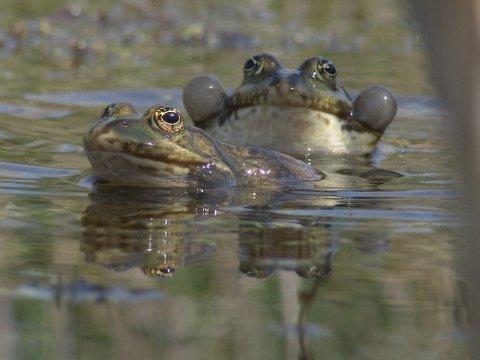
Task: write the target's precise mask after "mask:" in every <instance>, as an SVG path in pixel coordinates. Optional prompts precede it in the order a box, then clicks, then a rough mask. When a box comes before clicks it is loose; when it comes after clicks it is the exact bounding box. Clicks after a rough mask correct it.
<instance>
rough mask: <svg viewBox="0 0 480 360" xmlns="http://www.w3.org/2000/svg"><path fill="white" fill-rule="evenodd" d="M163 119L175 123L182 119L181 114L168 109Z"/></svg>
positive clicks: (168, 122)
mask: <svg viewBox="0 0 480 360" xmlns="http://www.w3.org/2000/svg"><path fill="white" fill-rule="evenodd" d="M162 120H163V121H165V122H166V123H167V124H172V125H173V124H176V123H178V122H179V121H180V116H179V115H178V114H177V113H176V112H174V111H168V112H166V113H165V114H163V115H162Z"/></svg>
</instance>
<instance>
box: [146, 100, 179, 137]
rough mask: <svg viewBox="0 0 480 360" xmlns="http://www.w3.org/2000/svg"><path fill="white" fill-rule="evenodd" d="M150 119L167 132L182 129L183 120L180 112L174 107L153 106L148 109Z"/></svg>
mask: <svg viewBox="0 0 480 360" xmlns="http://www.w3.org/2000/svg"><path fill="white" fill-rule="evenodd" d="M149 113H150V119H151V120H152V121H153V122H154V123H155V124H157V126H158V127H159V128H161V129H162V130H164V131H167V132H177V131H180V130H183V129H184V127H185V121H184V119H183V116H182V114H181V113H180V112H179V111H178V110H177V109H175V108H172V107H169V106H155V107H153V108H152V109H151V110H149Z"/></svg>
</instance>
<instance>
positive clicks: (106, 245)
mask: <svg viewBox="0 0 480 360" xmlns="http://www.w3.org/2000/svg"><path fill="white" fill-rule="evenodd" d="M224 200H225V199H224V198H223V197H222V196H220V197H216V196H215V197H212V198H208V199H205V197H203V196H202V194H195V196H186V195H185V194H184V193H183V191H181V190H180V189H176V190H175V191H171V190H169V191H166V190H165V191H163V190H160V189H158V190H157V189H141V188H139V189H137V188H122V187H112V186H109V185H99V186H97V188H96V189H95V191H94V192H92V193H91V194H90V205H89V206H88V207H87V208H86V209H85V211H84V213H83V216H82V226H83V229H84V230H83V232H82V245H81V250H82V251H83V253H84V254H85V261H86V262H88V263H93V264H97V265H100V266H103V267H105V268H107V269H109V270H113V271H117V272H118V271H126V270H129V269H131V268H137V267H138V268H140V269H141V271H142V272H143V273H144V274H145V275H147V276H150V277H159V278H165V277H172V276H173V275H174V274H175V272H176V271H177V269H178V268H179V267H181V266H184V265H188V264H191V263H194V262H196V261H199V260H201V259H203V258H205V257H208V256H210V255H211V254H212V253H213V252H214V246H213V245H212V244H210V243H209V242H208V241H200V240H198V237H199V234H201V232H198V231H197V229H196V228H195V227H194V226H193V225H191V224H189V221H195V220H197V221H198V220H199V219H201V218H203V217H210V216H213V215H214V214H215V212H216V211H217V207H218V206H220V205H221V204H222V201H224Z"/></svg>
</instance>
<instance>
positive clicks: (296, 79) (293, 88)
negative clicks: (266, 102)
mask: <svg viewBox="0 0 480 360" xmlns="http://www.w3.org/2000/svg"><path fill="white" fill-rule="evenodd" d="M287 81H288V91H289V92H297V91H298V87H299V85H300V76H299V75H298V74H291V75H289V76H288V79H287Z"/></svg>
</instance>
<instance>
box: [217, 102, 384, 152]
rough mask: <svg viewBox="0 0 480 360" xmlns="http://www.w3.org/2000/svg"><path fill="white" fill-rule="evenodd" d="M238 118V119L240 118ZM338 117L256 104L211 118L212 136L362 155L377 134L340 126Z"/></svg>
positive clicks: (297, 149) (237, 141) (293, 149)
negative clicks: (227, 114)
mask: <svg viewBox="0 0 480 360" xmlns="http://www.w3.org/2000/svg"><path fill="white" fill-rule="evenodd" d="M240 119H241V120H240ZM344 124H345V120H343V119H340V118H339V117H337V116H335V115H332V114H329V113H326V112H322V111H318V110H312V109H307V108H296V107H285V106H271V105H268V106H267V105H260V106H250V107H244V108H239V109H237V110H235V111H233V112H232V113H231V114H230V115H229V117H228V118H227V119H221V118H218V119H216V120H215V121H212V127H211V128H210V129H209V132H210V134H211V135H212V136H213V137H216V138H219V139H222V140H224V141H225V142H227V143H230V144H232V145H237V146H240V145H243V146H258V145H261V146H262V147H265V148H272V149H275V150H278V151H280V152H286V153H288V154H299V155H300V154H309V153H317V154H322V153H324V154H338V155H343V154H365V153H368V152H370V151H372V150H373V148H374V147H375V145H376V143H377V141H378V136H377V134H376V133H374V132H368V131H364V132H358V131H353V130H349V129H348V128H347V127H345V126H344Z"/></svg>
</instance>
